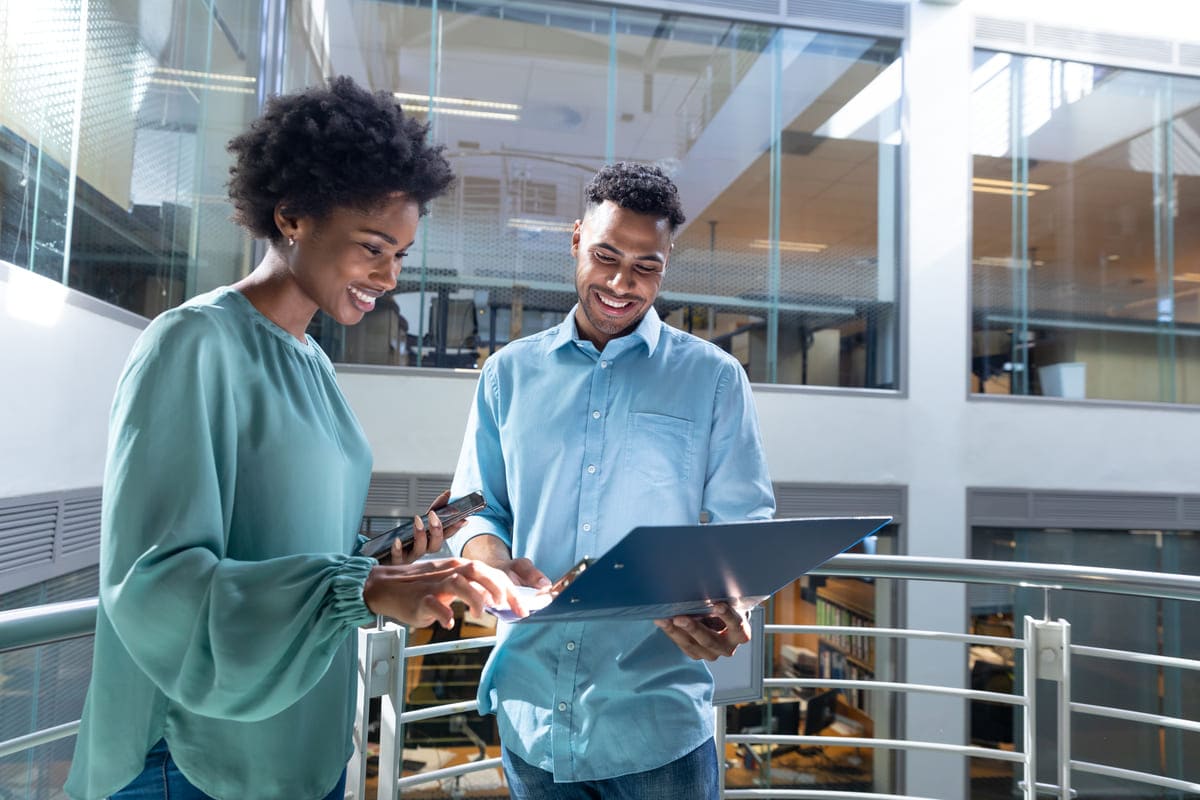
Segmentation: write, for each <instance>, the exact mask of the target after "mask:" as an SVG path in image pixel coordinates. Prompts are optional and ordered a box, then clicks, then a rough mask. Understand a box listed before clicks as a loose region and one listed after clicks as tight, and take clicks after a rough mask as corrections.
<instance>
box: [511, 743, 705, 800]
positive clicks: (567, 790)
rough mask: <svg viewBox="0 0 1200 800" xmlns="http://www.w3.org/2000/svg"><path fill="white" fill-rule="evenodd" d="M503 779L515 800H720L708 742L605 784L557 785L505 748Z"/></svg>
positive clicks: (588, 782)
mask: <svg viewBox="0 0 1200 800" xmlns="http://www.w3.org/2000/svg"><path fill="white" fill-rule="evenodd" d="M502 755H503V759H504V777H505V778H507V779H508V791H509V796H510V797H511V798H513V800H680V799H681V798H685V799H686V800H717V798H719V797H720V796H721V787H720V786H719V785H718V781H719V780H720V779H719V777H718V772H717V748H716V746H715V745H714V744H713V741H712V739H709V740H708V741H707V742H705V743H704V744H702V745H700V746H699V747H697V748H696V749H695V750H693V751H692V752H690V753H688V754H687V755H686V756H683V757H682V758H678V759H676V760H675V761H672V762H671V763H670V764H667V765H665V766H662V767H659V768H658V769H651V770H647V771H646V772H635V773H634V774H632V775H622V776H621V777H619V778H608V779H606V780H602V781H578V782H574V783H555V782H554V776H553V775H552V774H550V773H549V772H546V771H545V770H542V769H538V768H537V767H534V766H530V765H529V764H527V763H525V762H524V761H522V760H521V758H520V756H516V755H513V753H512V752H511V751H509V749H508V748H507V747H506V748H504V753H503V754H502Z"/></svg>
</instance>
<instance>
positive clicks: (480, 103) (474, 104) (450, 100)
mask: <svg viewBox="0 0 1200 800" xmlns="http://www.w3.org/2000/svg"><path fill="white" fill-rule="evenodd" d="M392 94H393V95H394V96H395V98H396V99H397V100H408V101H411V102H416V103H428V102H429V101H430V100H433V103H434V105H449V106H467V107H469V108H495V109H499V110H500V111H520V110H521V107H520V106H519V105H517V104H516V103H498V102H494V101H491V100H468V99H466V98H465V97H438V96H437V95H434V96H433V97H432V98H431V97H430V96H429V95H427V94H413V93H411V92H392Z"/></svg>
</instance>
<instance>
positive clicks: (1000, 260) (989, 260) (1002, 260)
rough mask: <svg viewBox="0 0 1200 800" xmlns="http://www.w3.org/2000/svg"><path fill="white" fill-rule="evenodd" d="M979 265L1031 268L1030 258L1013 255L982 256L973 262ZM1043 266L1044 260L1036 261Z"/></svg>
mask: <svg viewBox="0 0 1200 800" xmlns="http://www.w3.org/2000/svg"><path fill="white" fill-rule="evenodd" d="M971 263H972V264H974V265H975V266H977V267H1005V268H1007V269H1029V259H1015V258H1013V257H1012V256H980V257H979V258H977V259H975V260H973V261H972V262H971ZM1034 263H1035V264H1036V265H1038V266H1041V264H1042V262H1040V261H1035V262H1034Z"/></svg>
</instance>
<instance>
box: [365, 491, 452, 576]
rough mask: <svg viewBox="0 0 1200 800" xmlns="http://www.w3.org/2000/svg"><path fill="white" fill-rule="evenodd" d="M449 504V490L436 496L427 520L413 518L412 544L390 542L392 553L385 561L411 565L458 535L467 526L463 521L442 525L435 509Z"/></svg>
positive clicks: (397, 541)
mask: <svg viewBox="0 0 1200 800" xmlns="http://www.w3.org/2000/svg"><path fill="white" fill-rule="evenodd" d="M449 502H450V490H449V489H447V490H446V491H444V492H442V493H441V494H439V495H438V496H437V499H436V500H434V501H433V503H431V504H430V506H429V512H428V513H427V514H426V517H427V520H428V521H426V520H423V519H421V517H420V516H419V515H418V516H416V517H413V530H414V535H413V539H412V544H411V545H410V546H408V547H406V546H405V545H404V544H403V543H402V542H401V541H400V540H399V539H397V540H396V541H394V542H392V552H391V555H390V556H389V557H388V558H387V559H380V560H381V561H383V560H387V561H388V562H389V563H391V564H411V563H412V562H414V561H416V560H417V559H418V558H421V557H422V556H424V555H425V554H427V553H436V552H437V551H439V550H441V549H442V544H443V543H444V542H445V541H446V540H447V539H449V538H450V537H451V536H453V535H454V534H456V533H458V531H459V529H460V528H462V526H463V525H466V524H467V521H466V520H465V519H462V520H459V521H458V522H455V523H454V524H453V525H443V524H442V521H441V519H440V518H439V517H438V515H437V509H439V508H444V507H445V506H446V504H447V503H449Z"/></svg>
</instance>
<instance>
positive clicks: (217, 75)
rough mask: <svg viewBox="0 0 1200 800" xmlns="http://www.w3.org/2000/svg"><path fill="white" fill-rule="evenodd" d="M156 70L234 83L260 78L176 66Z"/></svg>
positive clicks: (166, 73) (168, 73) (156, 68)
mask: <svg viewBox="0 0 1200 800" xmlns="http://www.w3.org/2000/svg"><path fill="white" fill-rule="evenodd" d="M154 71H155V72H161V73H162V74H164V75H179V76H182V77H184V78H205V79H207V80H212V81H232V82H234V83H257V82H258V79H257V78H254V77H251V76H249V75H228V74H225V73H221V72H199V71H197V70H194V69H175V68H174V67H155V68H154Z"/></svg>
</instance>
